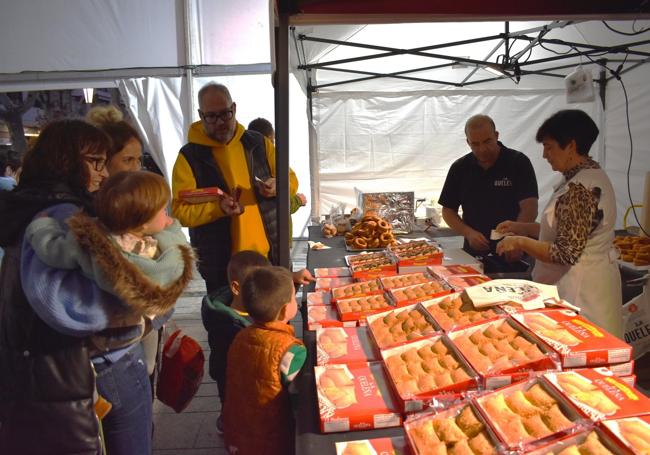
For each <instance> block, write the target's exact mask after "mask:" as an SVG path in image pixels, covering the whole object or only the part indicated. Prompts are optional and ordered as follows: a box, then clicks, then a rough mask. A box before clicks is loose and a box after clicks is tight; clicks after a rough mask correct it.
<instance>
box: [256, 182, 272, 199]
mask: <svg viewBox="0 0 650 455" xmlns="http://www.w3.org/2000/svg"><path fill="white" fill-rule="evenodd" d="M257 188H258V190H259V192H260V194H261V195H262V196H264V197H267V198H271V197H275V178H273V177H270V178H268V179H266V180H265V181H263V182H257Z"/></svg>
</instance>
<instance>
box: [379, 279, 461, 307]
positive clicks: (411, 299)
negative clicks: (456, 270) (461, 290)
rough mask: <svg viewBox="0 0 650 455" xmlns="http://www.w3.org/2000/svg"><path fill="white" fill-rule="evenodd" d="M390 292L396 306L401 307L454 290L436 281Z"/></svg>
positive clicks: (443, 282)
mask: <svg viewBox="0 0 650 455" xmlns="http://www.w3.org/2000/svg"><path fill="white" fill-rule="evenodd" d="M388 292H389V293H390V295H391V297H392V298H393V300H394V301H395V305H397V306H398V307H400V306H406V305H412V304H414V303H418V302H424V301H425V300H429V299H433V298H435V297H440V296H443V295H447V294H450V293H451V292H452V289H451V286H449V285H448V284H447V283H446V282H445V281H442V280H434V281H428V282H426V283H421V284H414V285H413V286H407V287H404V288H397V289H391V290H390V291H388Z"/></svg>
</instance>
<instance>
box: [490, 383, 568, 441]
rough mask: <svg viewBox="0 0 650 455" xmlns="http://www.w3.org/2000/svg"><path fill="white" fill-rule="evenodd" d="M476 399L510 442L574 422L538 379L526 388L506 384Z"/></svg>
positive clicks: (533, 437)
mask: <svg viewBox="0 0 650 455" xmlns="http://www.w3.org/2000/svg"><path fill="white" fill-rule="evenodd" d="M479 401H480V404H481V406H482V407H483V409H484V410H485V413H486V415H487V419H488V420H489V421H490V422H492V423H493V424H494V426H495V427H496V429H497V431H498V432H499V433H500V435H501V437H502V438H503V439H504V440H505V442H506V443H507V444H508V445H509V446H517V445H519V444H522V443H529V442H532V441H534V440H538V439H542V438H545V437H547V436H550V435H552V434H555V433H557V432H560V431H563V430H567V429H569V428H570V427H572V426H573V425H574V424H573V422H572V421H571V419H570V418H569V417H567V415H565V413H564V412H563V411H562V409H561V407H560V404H559V403H558V401H556V399H555V398H553V396H552V395H551V394H549V393H548V392H547V391H546V390H545V389H544V387H542V386H541V385H540V383H539V382H536V383H535V384H534V385H533V386H532V387H530V388H529V389H527V390H526V389H524V388H515V389H512V388H511V387H510V388H506V389H505V390H504V391H503V392H495V393H491V394H489V395H488V396H485V397H484V398H481V399H480V400H479Z"/></svg>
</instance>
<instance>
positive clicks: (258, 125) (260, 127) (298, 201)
mask: <svg viewBox="0 0 650 455" xmlns="http://www.w3.org/2000/svg"><path fill="white" fill-rule="evenodd" d="M248 130H249V131H257V132H258V133H260V134H261V135H262V136H264V137H266V138H267V139H269V140H271V142H273V144H275V131H274V130H273V125H271V122H269V121H268V120H267V119H265V118H262V117H258V118H256V119H255V120H251V122H250V123H249V124H248ZM305 205H307V197H306V196H305V195H304V194H302V193H296V194H293V195H291V196H290V197H289V213H291V214H292V215H293V214H294V213H296V212H297V211H298V209H299V208H300V207H304V206H305ZM290 220H291V218H290ZM289 232H293V223H289ZM289 241H290V242H291V239H289Z"/></svg>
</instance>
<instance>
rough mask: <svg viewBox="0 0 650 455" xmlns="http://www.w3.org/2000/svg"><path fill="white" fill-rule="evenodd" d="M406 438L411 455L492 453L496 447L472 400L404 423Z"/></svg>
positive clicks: (424, 414)
mask: <svg viewBox="0 0 650 455" xmlns="http://www.w3.org/2000/svg"><path fill="white" fill-rule="evenodd" d="M404 431H406V439H407V441H408V443H409V446H410V447H411V450H412V452H413V454H414V455H432V454H446V453H452V452H448V451H447V447H452V446H453V447H454V448H455V449H457V451H454V452H453V453H464V454H496V453H498V452H497V448H498V447H499V446H500V443H499V441H498V440H497V439H496V437H495V435H494V433H493V432H492V429H491V428H490V426H489V425H487V423H486V422H485V420H484V419H483V416H482V415H481V414H480V413H479V412H478V411H477V410H476V408H475V407H474V405H473V404H472V403H464V404H459V405H456V406H453V407H451V408H449V409H446V410H444V411H441V412H438V413H422V414H421V415H417V414H416V416H415V418H412V419H408V420H407V421H406V422H405V423H404Z"/></svg>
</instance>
